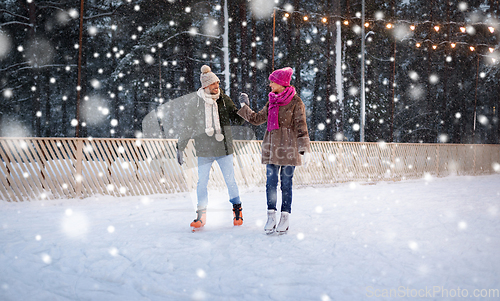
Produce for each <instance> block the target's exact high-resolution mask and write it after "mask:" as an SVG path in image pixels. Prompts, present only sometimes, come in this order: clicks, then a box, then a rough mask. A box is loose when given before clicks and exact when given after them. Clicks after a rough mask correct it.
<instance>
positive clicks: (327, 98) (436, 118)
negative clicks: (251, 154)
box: [0, 0, 500, 143]
mask: <svg viewBox="0 0 500 301" xmlns="http://www.w3.org/2000/svg"><path fill="white" fill-rule="evenodd" d="M82 3H83V15H82V16H83V18H82V19H81V18H80V17H81V14H80V11H81V6H80V4H81V3H80V1H74V0H60V1H36V0H32V1H31V0H29V1H25V0H23V1H18V0H3V1H2V3H0V135H1V136H36V137H75V135H78V136H80V137H87V136H92V137H137V136H138V135H140V132H141V123H142V119H143V118H144V117H145V116H146V115H147V114H148V113H149V112H151V111H152V110H154V109H155V108H157V107H158V106H159V105H160V104H162V103H166V102H169V101H170V100H172V99H175V98H177V97H180V96H182V95H185V94H187V93H191V92H194V91H195V90H196V89H198V88H199V85H200V82H199V75H200V67H201V66H202V65H203V64H207V65H210V66H211V67H212V69H213V71H214V72H216V73H217V74H218V76H219V78H220V79H221V81H222V82H221V87H222V88H223V90H225V92H226V93H227V94H229V95H230V96H231V97H232V98H233V100H235V102H237V101H236V100H237V98H238V94H239V93H240V92H246V93H248V94H249V96H250V99H251V107H252V108H253V109H254V110H259V109H260V108H262V107H263V106H264V104H265V103H266V101H267V93H268V92H269V89H268V80H267V76H268V75H269V73H270V72H272V70H273V68H274V69H276V68H282V67H285V66H291V67H292V68H294V70H295V74H294V79H293V81H292V83H293V84H294V85H295V86H296V87H297V89H298V91H300V95H301V97H302V99H303V100H304V102H305V104H306V108H307V112H308V125H309V131H310V136H311V139H313V140H317V141H320V140H326V141H335V140H344V141H359V140H360V137H359V136H360V131H359V125H360V104H361V93H360V89H361V88H360V87H361V60H360V57H361V38H362V37H361V26H362V24H361V15H360V14H361V5H362V2H361V1H353V0H333V1H327V0H323V1H319V0H318V1H299V0H290V1H289V2H285V1H283V0H280V1H278V2H276V1H270V0H268V1H262V0H258V1H257V0H232V1H228V3H227V12H226V11H225V3H224V2H223V1H222V0H221V1H215V2H211V1H180V0H134V1H127V0H85V1H82ZM499 5H500V4H499V2H498V1H496V0H495V1H493V0H484V1H468V2H467V3H464V2H449V1H413V0H408V1H395V0H393V1H380V0H376V1H366V13H365V17H366V22H367V23H368V24H367V26H366V27H365V37H364V38H365V43H366V46H365V62H366V64H365V85H366V90H365V91H366V93H365V94H366V97H365V98H366V105H365V108H366V123H365V141H368V142H376V141H386V142H425V143H438V142H448V143H498V139H499V123H498V106H499V93H500V84H499V80H500V73H499V72H498V66H499V65H498V64H497V62H498V59H500V58H499V57H498V56H497V51H498V49H496V48H498V46H497V45H498V42H497V35H498V32H499V31H500V27H499V26H498V25H499V23H498V20H497V18H496V16H497V14H498V10H499V8H500V6H499ZM273 12H274V16H275V18H273ZM226 13H227V15H228V18H227V20H226V18H225V14H226ZM80 21H82V25H83V26H82V27H81V28H82V36H81V41H80ZM226 22H227V24H229V26H228V28H227V41H228V43H227V48H226V47H225V45H224V40H225V38H224V33H225V29H226V28H225V23H226ZM411 25H414V26H415V27H414V28H413V29H412V28H410V26H411ZM436 26H439V27H438V28H437V27H436ZM461 27H462V29H461ZM273 28H275V29H274V32H275V38H274V43H273ZM339 33H340V40H338V34H339ZM338 41H340V43H338ZM80 44H81V45H83V47H81V49H80V47H79V45H80ZM471 47H474V49H471ZM490 48H491V49H490ZM273 49H274V56H273ZM80 50H81V56H80ZM225 51H228V52H229V66H228V69H226V67H227V66H226V65H225V58H224V52H225ZM337 54H340V56H338V55H337ZM338 58H340V66H338V63H337V62H338V60H337V59H338ZM80 59H81V60H80ZM339 70H341V72H342V73H341V74H340V73H339ZM226 74H227V77H228V78H229V81H230V82H229V83H226ZM79 80H80V83H81V84H80V86H78V81H79ZM339 81H340V83H339ZM339 90H340V91H341V93H339ZM77 120H78V121H79V123H78V122H77ZM264 130H265V127H257V128H256V132H257V137H258V138H259V139H261V138H262V135H263V131H264Z"/></svg>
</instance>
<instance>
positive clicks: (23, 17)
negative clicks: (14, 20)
mask: <svg viewBox="0 0 500 301" xmlns="http://www.w3.org/2000/svg"><path fill="white" fill-rule="evenodd" d="M0 13H6V14H9V15H11V16H14V17H18V18H21V19H24V20H29V18H28V17H25V16H22V15H18V14H15V13H13V12H10V11H8V10H6V9H0Z"/></svg>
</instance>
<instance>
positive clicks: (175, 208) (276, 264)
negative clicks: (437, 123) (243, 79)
mask: <svg viewBox="0 0 500 301" xmlns="http://www.w3.org/2000/svg"><path fill="white" fill-rule="evenodd" d="M499 182H500V175H491V176H477V177H458V176H455V177H447V178H434V177H432V176H430V175H426V177H424V178H423V179H421V180H413V181H403V182H396V183H377V184H376V185H362V184H361V183H356V184H355V183H350V184H339V185H338V186H336V187H304V188H296V189H295V190H294V203H293V208H292V209H293V211H292V215H291V224H290V230H289V233H288V235H281V236H267V235H265V234H264V231H263V229H262V228H263V225H264V223H265V218H266V204H265V191H264V188H262V187H255V188H252V189H242V191H241V197H242V200H243V216H244V219H245V223H244V225H243V226H242V227H233V226H232V212H231V206H230V204H229V202H227V201H226V200H227V199H228V196H227V194H226V193H225V192H224V191H211V192H210V201H209V208H208V216H207V226H206V229H204V230H203V231H200V232H197V233H191V231H190V229H189V223H190V222H191V220H192V219H194V217H195V211H194V210H195V209H194V208H195V199H196V197H195V193H185V194H172V195H153V196H138V197H123V198H115V197H110V196H95V197H90V198H86V199H83V200H80V199H68V200H43V201H36V202H23V203H8V202H1V203H0V221H1V222H0V227H1V228H0V243H1V245H2V248H1V250H0V270H1V271H2V272H1V273H0V300H28V301H29V300H120V301H123V300H370V299H378V300H380V299H383V300H389V299H390V300H395V299H413V298H414V297H415V296H417V295H418V294H421V295H420V297H421V298H419V300H455V299H456V298H457V297H458V295H457V294H461V295H462V296H463V295H464V294H465V293H467V295H468V298H467V299H468V300H480V299H481V300H483V299H485V298H481V297H480V296H481V295H483V296H484V295H485V294H490V295H491V294H495V293H496V294H497V295H496V296H495V297H496V298H491V299H498V298H499V296H498V292H499V289H500V286H499V283H500V276H499V273H498V271H499V270H500V257H499V256H498V250H499V248H500V234H499V231H498V229H499V226H500V219H499V217H500V210H499V209H500V186H499V185H498V183H499ZM396 294H397V295H396ZM430 294H432V295H430ZM384 296H389V297H387V298H385V297H384ZM391 296H392V298H390V297H391ZM477 296H479V297H477ZM377 297H382V298H377ZM486 300H489V299H488V298H486Z"/></svg>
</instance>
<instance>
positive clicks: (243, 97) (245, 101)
mask: <svg viewBox="0 0 500 301" xmlns="http://www.w3.org/2000/svg"><path fill="white" fill-rule="evenodd" d="M238 100H239V101H240V105H241V107H242V108H243V106H244V105H247V106H250V101H249V100H248V95H247V94H246V93H240V97H239V98H238Z"/></svg>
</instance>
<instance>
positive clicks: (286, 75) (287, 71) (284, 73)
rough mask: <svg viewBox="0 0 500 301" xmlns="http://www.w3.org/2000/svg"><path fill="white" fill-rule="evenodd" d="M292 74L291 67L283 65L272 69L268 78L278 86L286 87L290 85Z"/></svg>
mask: <svg viewBox="0 0 500 301" xmlns="http://www.w3.org/2000/svg"><path fill="white" fill-rule="evenodd" d="M292 74H293V69H292V68H290V67H285V68H283V69H278V70H274V72H273V73H271V75H269V80H270V81H272V82H274V83H277V84H278V85H280V86H283V87H288V86H290V81H291V80H292Z"/></svg>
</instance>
